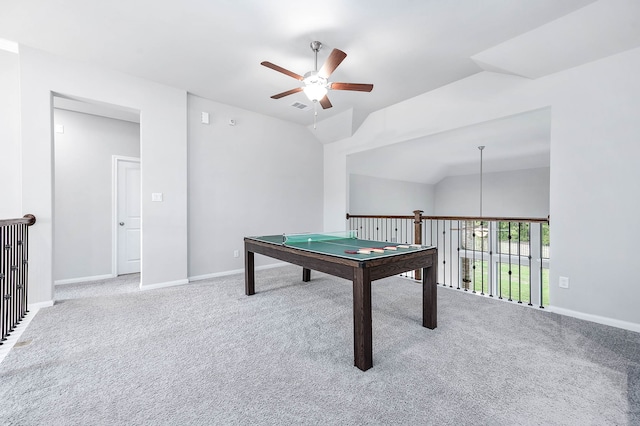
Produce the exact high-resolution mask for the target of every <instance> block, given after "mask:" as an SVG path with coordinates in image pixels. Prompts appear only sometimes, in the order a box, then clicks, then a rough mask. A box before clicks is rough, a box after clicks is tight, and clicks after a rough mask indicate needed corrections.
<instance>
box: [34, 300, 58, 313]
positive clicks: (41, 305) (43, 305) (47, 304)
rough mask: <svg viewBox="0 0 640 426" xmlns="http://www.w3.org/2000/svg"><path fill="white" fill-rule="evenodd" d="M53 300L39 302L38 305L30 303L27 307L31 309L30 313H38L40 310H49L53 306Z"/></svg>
mask: <svg viewBox="0 0 640 426" xmlns="http://www.w3.org/2000/svg"><path fill="white" fill-rule="evenodd" d="M53 303H54V302H53V300H47V301H46V302H38V303H29V304H28V305H27V309H29V312H33V311H35V312H37V311H38V310H40V309H42V308H49V307H51V306H53Z"/></svg>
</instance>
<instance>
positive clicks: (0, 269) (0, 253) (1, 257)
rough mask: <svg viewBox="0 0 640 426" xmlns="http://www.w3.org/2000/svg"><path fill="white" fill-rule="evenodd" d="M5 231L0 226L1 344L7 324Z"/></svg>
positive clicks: (4, 228) (5, 229) (0, 343)
mask: <svg viewBox="0 0 640 426" xmlns="http://www.w3.org/2000/svg"><path fill="white" fill-rule="evenodd" d="M6 232H7V228H6V227H4V226H0V345H2V344H3V343H2V342H4V341H5V340H7V339H6V332H7V330H6V326H7V323H8V321H7V318H6V307H5V299H4V295H5V294H6V292H7V290H6V286H7V281H8V277H7V275H8V274H7V273H6V266H5V265H6V264H7V262H6V259H5V258H6V253H7V252H6V250H5V249H4V246H5V240H6Z"/></svg>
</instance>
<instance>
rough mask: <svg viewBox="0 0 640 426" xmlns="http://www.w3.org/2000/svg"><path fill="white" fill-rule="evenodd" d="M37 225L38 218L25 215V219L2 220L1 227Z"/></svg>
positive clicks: (0, 220)
mask: <svg viewBox="0 0 640 426" xmlns="http://www.w3.org/2000/svg"><path fill="white" fill-rule="evenodd" d="M34 223H36V217H35V216H34V215H32V214H25V215H24V217H22V218H18V219H0V226H11V225H21V224H26V225H27V226H31V225H33V224H34Z"/></svg>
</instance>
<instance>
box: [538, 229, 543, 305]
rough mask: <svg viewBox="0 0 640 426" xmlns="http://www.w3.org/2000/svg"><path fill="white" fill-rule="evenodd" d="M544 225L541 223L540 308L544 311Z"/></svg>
mask: <svg viewBox="0 0 640 426" xmlns="http://www.w3.org/2000/svg"><path fill="white" fill-rule="evenodd" d="M542 225H543V224H542V223H540V225H539V226H540V232H539V234H540V308H541V309H544V306H542V305H543V303H542V288H543V287H544V285H543V279H544V271H543V267H542V243H543V239H542Z"/></svg>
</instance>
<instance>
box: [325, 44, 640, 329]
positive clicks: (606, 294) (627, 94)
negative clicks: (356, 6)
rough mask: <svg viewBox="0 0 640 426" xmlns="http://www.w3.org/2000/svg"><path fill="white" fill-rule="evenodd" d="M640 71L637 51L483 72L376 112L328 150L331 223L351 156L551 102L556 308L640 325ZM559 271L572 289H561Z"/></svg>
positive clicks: (343, 203) (341, 209)
mask: <svg viewBox="0 0 640 426" xmlns="http://www.w3.org/2000/svg"><path fill="white" fill-rule="evenodd" d="M638 74H640V49H632V50H629V51H627V52H623V53H620V54H617V55H614V56H611V57H608V58H605V59H602V60H599V61H595V62H592V63H589V64H586V65H583V66H579V67H575V68H572V69H570V70H567V71H564V72H558V73H556V74H553V75H550V76H548V77H543V78H539V79H536V80H529V79H524V78H519V77H517V76H512V75H503V74H497V73H491V72H482V73H478V74H476V75H474V76H471V77H469V78H467V79H464V80H461V81H459V82H456V83H453V84H450V85H448V86H445V87H443V88H440V89H437V90H434V91H432V92H429V93H425V94H424V95H421V96H417V97H415V98H413V99H410V100H408V101H405V102H401V103H399V104H396V105H394V106H392V107H389V108H386V109H384V110H381V111H377V112H375V113H373V114H371V115H370V116H369V117H368V118H367V120H366V121H365V123H364V124H363V126H362V127H361V128H360V129H359V130H358V132H356V133H355V134H354V136H353V137H350V138H347V139H344V140H342V141H338V142H335V143H332V144H328V145H326V146H325V153H324V159H325V165H324V167H325V181H324V182H325V188H324V191H325V197H324V200H325V206H324V209H325V218H324V227H325V229H335V227H336V226H340V225H341V224H344V219H343V217H344V214H345V212H346V210H347V205H348V204H347V190H348V182H347V176H346V170H347V169H346V163H347V162H346V156H347V155H349V154H352V153H355V152H359V151H362V150H366V149H372V148H375V147H378V146H384V145H390V144H393V143H396V142H401V141H403V140H408V139H411V138H415V137H418V136H424V135H429V134H434V133H437V132H441V131H445V130H448V129H453V128H458V127H463V126H467V125H472V124H475V123H479V122H484V121H488V120H491V119H496V118H500V117H506V116H509V115H513V114H517V113H521V112H525V111H531V110H535V109H539V108H544V107H549V106H550V107H551V114H552V116H551V123H552V125H551V168H550V184H549V186H550V204H549V213H550V215H551V223H550V232H551V235H550V238H551V244H552V246H553V250H552V255H551V256H552V260H551V267H550V291H549V293H550V303H551V305H553V306H552V309H554V310H556V311H557V312H562V313H566V314H569V315H574V316H577V317H581V318H588V319H593V320H596V321H599V322H603V323H607V324H611V325H617V326H621V327H625V328H630V329H634V330H638V331H640V309H638V307H637V301H638V300H640V287H639V286H637V285H635V276H636V271H635V262H634V261H633V260H632V259H631V256H632V254H633V253H635V251H636V250H635V248H636V247H635V245H636V244H635V242H634V240H635V237H634V236H635V235H638V232H639V231H640V229H639V227H640V222H639V221H638V220H637V219H636V218H635V215H636V214H637V212H638V211H639V210H640V197H638V196H637V195H636V194H637V189H636V185H637V184H636V182H638V181H640V167H638V158H640V144H638V135H640V120H638V119H637V117H638V112H639V111H640V79H638V78H637V75H638ZM607 224H610V225H611V224H613V227H612V226H607ZM618 227H620V228H618ZM594 230H595V232H594ZM617 230H619V232H617ZM559 276H565V277H569V278H570V288H569V289H559V287H558V278H559Z"/></svg>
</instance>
